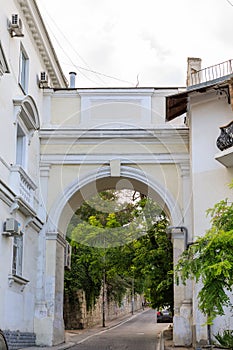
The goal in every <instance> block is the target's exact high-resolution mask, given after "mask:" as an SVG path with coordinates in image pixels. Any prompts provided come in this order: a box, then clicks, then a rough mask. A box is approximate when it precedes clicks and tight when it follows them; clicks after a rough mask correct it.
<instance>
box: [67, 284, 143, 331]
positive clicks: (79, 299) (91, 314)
mask: <svg viewBox="0 0 233 350" xmlns="http://www.w3.org/2000/svg"><path fill="white" fill-rule="evenodd" d="M74 297H75V298H74V301H73V303H72V304H70V303H69V298H68V296H65V299H64V321H65V328H66V329H80V328H81V329H82V328H88V327H92V326H93V325H96V324H101V323H102V320H103V312H102V310H103V307H102V298H101V297H99V299H98V300H97V302H96V304H95V306H94V307H93V308H92V309H91V310H89V311H87V309H86V299H85V293H84V292H83V291H82V290H80V291H78V292H77V293H76V295H75V296H74ZM142 302H143V296H140V295H137V294H136V295H135V296H134V308H133V309H134V311H137V310H139V309H141V308H142ZM130 313H132V300H131V295H130V292H129V293H128V294H126V295H125V297H124V298H123V300H122V302H121V305H118V304H117V303H116V302H115V301H110V302H107V301H106V303H105V321H106V323H107V322H108V321H111V320H113V319H116V318H118V317H121V316H124V315H129V314H130Z"/></svg>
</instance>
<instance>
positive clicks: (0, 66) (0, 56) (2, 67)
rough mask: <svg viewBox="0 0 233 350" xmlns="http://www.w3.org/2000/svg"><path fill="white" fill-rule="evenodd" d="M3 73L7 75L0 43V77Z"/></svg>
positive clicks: (6, 66) (5, 62)
mask: <svg viewBox="0 0 233 350" xmlns="http://www.w3.org/2000/svg"><path fill="white" fill-rule="evenodd" d="M4 73H9V69H8V65H7V61H6V57H5V55H4V52H3V48H2V44H1V42H0V76H1V75H3V74H4Z"/></svg>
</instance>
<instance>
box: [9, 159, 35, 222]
mask: <svg viewBox="0 0 233 350" xmlns="http://www.w3.org/2000/svg"><path fill="white" fill-rule="evenodd" d="M10 184H11V189H12V191H13V192H14V193H15V195H16V205H17V206H19V207H20V208H21V210H22V211H23V212H24V213H25V215H30V216H31V215H35V213H36V211H37V207H38V202H37V200H36V192H35V191H36V188H37V186H36V185H35V183H34V182H33V181H32V180H31V178H30V177H29V176H28V175H27V174H26V172H25V171H24V170H23V169H22V168H21V167H20V166H13V167H12V168H11V174H10Z"/></svg>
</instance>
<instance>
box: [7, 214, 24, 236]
mask: <svg viewBox="0 0 233 350" xmlns="http://www.w3.org/2000/svg"><path fill="white" fill-rule="evenodd" d="M3 231H4V232H3V235H6V236H20V235H21V232H20V224H19V222H18V221H17V220H15V219H14V218H7V219H6V221H5V222H4V225H3Z"/></svg>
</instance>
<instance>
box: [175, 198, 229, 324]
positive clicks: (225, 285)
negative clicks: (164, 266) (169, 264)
mask: <svg viewBox="0 0 233 350" xmlns="http://www.w3.org/2000/svg"><path fill="white" fill-rule="evenodd" d="M207 215H209V216H210V217H211V228H210V229H209V230H207V232H206V233H205V235H204V236H203V237H199V238H198V239H197V240H196V241H195V243H194V244H192V245H191V246H189V248H188V249H187V250H186V251H185V252H184V253H183V254H182V256H181V258H180V259H179V261H178V264H177V266H176V267H175V271H176V277H177V282H178V280H179V276H180V277H181V280H182V282H183V283H185V282H186V281H187V279H189V278H191V279H194V280H195V281H196V282H199V281H200V282H201V283H202V288H201V290H200V292H199V294H198V298H199V308H200V310H201V311H202V312H203V313H204V314H205V315H207V323H209V324H211V323H212V322H213V319H214V318H215V317H216V316H217V315H224V306H229V305H230V299H229V293H228V292H229V291H232V285H233V254H232V252H233V203H229V202H228V200H227V199H226V200H222V201H220V202H219V203H217V204H216V205H215V206H214V207H213V208H211V209H209V210H207Z"/></svg>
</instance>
